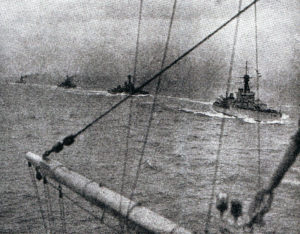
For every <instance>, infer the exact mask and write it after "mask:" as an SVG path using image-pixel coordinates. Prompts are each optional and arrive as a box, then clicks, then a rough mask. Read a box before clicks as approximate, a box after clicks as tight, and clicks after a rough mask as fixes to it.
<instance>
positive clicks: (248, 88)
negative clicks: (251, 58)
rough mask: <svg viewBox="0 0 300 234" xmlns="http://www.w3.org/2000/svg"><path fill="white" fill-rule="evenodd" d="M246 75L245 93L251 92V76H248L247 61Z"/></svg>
mask: <svg viewBox="0 0 300 234" xmlns="http://www.w3.org/2000/svg"><path fill="white" fill-rule="evenodd" d="M245 69H246V74H245V75H244V77H243V78H244V93H248V92H250V87H249V80H250V78H251V77H250V76H249V75H248V61H246V68H245Z"/></svg>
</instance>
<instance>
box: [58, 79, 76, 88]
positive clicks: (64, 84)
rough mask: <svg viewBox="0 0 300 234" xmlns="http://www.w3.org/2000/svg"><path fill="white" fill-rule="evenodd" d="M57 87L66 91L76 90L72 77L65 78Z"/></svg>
mask: <svg viewBox="0 0 300 234" xmlns="http://www.w3.org/2000/svg"><path fill="white" fill-rule="evenodd" d="M57 86H58V87H62V88H66V89H71V88H76V84H74V83H73V77H72V76H67V78H66V79H65V80H64V82H62V83H60V84H59V85H57Z"/></svg>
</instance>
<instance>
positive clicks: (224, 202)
mask: <svg viewBox="0 0 300 234" xmlns="http://www.w3.org/2000/svg"><path fill="white" fill-rule="evenodd" d="M216 208H217V210H218V211H219V212H220V216H221V218H222V217H223V214H224V212H225V211H226V210H227V209H228V195H227V194H226V193H219V194H217V201H216Z"/></svg>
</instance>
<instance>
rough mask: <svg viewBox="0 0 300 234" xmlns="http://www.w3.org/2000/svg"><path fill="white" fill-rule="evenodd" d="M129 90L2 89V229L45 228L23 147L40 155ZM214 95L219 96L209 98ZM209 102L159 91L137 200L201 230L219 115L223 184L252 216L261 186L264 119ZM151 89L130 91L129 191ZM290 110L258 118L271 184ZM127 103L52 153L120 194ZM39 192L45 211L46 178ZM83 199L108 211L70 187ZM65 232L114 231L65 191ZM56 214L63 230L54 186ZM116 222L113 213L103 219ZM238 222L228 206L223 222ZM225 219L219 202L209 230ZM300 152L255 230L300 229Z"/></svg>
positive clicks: (291, 119)
mask: <svg viewBox="0 0 300 234" xmlns="http://www.w3.org/2000/svg"><path fill="white" fill-rule="evenodd" d="M123 97H124V95H110V94H108V93H107V92H106V91H98V90H84V89H80V88H78V89H74V90H65V89H62V88H57V87H55V86H46V85H34V84H30V85H27V84H25V85H22V84H13V83H6V84H1V88H0V110H1V115H0V116H1V121H0V130H1V134H0V138H1V144H0V152H1V154H0V157H1V164H0V168H1V175H0V176H1V179H0V185H1V188H0V193H1V194H0V196H1V200H0V233H44V232H45V231H44V228H43V224H42V219H41V215H40V212H39V207H38V203H37V198H36V193H35V190H34V187H33V184H32V182H31V180H30V174H29V172H28V166H27V162H26V160H25V157H24V156H25V154H26V152H28V151H31V152H34V153H36V154H39V155H42V154H43V152H44V151H45V150H48V149H50V148H51V147H52V145H53V144H54V143H56V142H57V141H58V140H62V139H63V138H64V137H65V136H66V135H69V134H71V133H75V132H77V131H78V130H79V129H80V128H82V127H83V126H85V125H86V124H88V123H89V122H91V121H92V120H94V119H95V118H96V117H98V115H99V114H101V113H103V112H104V111H105V110H107V109H108V108H110V107H111V106H112V105H113V104H114V103H116V102H117V101H119V100H120V99H121V98H123ZM212 100H213V98H212ZM212 100H191V99H188V98H177V97H168V96H163V95H161V96H159V98H158V105H157V108H156V112H155V114H154V120H153V123H152V128H151V131H150V136H149V140H148V144H147V147H146V151H145V156H144V158H143V163H142V167H141V168H142V170H141V174H140V177H139V180H138V184H137V189H136V192H135V195H134V197H133V200H135V201H140V202H141V203H142V205H143V206H145V207H147V208H149V209H151V210H153V211H155V212H157V213H159V214H161V215H163V216H165V217H167V218H169V219H171V220H172V221H174V222H176V223H178V224H179V225H181V226H183V227H185V228H187V229H190V230H193V231H195V232H196V233H203V231H204V227H205V223H206V215H207V212H208V204H209V200H210V196H211V191H212V186H213V175H214V170H215V164H216V154H217V147H218V141H219V135H220V125H221V120H222V118H226V120H225V129H224V137H223V144H222V148H221V154H220V166H219V171H218V174H217V182H216V192H220V191H222V192H227V193H228V194H229V196H230V198H231V199H233V198H234V199H239V200H240V201H242V203H243V211H244V215H243V216H242V217H241V219H240V220H239V222H240V223H242V222H243V221H245V219H246V214H247V208H248V206H249V202H250V201H251V199H252V198H253V196H254V194H255V192H256V191H257V181H258V153H257V151H258V149H257V147H258V146H257V123H256V122H255V121H254V120H253V119H249V118H246V117H243V118H233V117H228V116H227V117H226V116H223V115H222V114H219V113H216V112H214V111H213V110H212V108H211V106H212ZM152 101H153V96H151V95H141V96H136V97H134V98H133V102H132V103H133V104H132V116H133V118H132V126H131V134H130V138H129V140H130V141H129V157H128V161H127V171H126V177H125V183H124V187H125V189H124V195H125V196H127V197H129V196H130V194H131V187H132V184H133V181H134V178H135V175H136V170H137V165H138V161H139V159H140V153H141V149H142V143H143V138H144V134H145V129H146V126H147V123H148V118H149V113H150V107H151V103H152ZM281 109H282V111H283V112H284V115H283V118H282V119H281V120H278V121H271V122H267V121H266V122H262V123H261V124H260V128H261V129H260V133H261V136H260V139H261V177H262V182H263V183H264V184H266V183H267V181H268V179H269V177H270V176H271V175H272V172H273V171H274V169H275V168H276V166H277V165H278V164H279V162H280V160H281V158H282V156H283V154H284V151H285V149H286V147H287V145H288V142H289V139H290V137H291V136H292V135H293V134H294V133H295V132H296V129H297V121H298V119H297V118H299V107H297V106H289V105H286V106H282V107H281ZM128 114H129V102H127V103H125V104H123V105H121V106H120V107H119V108H118V109H116V110H114V111H113V112H112V113H110V114H109V115H107V116H106V117H104V118H103V119H101V120H100V121H99V122H97V123H96V124H95V125H94V126H92V127H91V128H90V129H88V130H87V131H86V132H85V133H84V134H82V135H80V137H78V139H77V140H76V142H75V144H73V145H72V146H70V147H67V148H65V149H64V150H63V151H62V152H61V153H59V154H52V155H51V158H53V159H55V160H58V161H60V162H61V163H63V164H64V165H65V166H67V167H68V168H70V169H72V170H74V171H76V172H79V173H81V174H82V175H84V176H86V177H88V178H90V179H93V180H94V181H96V182H99V183H102V184H105V185H106V186H107V187H109V188H110V189H112V190H114V191H116V192H120V189H121V184H122V172H123V166H124V154H125V150H126V144H125V143H126V134H127V128H128V116H129V115H128ZM38 188H39V195H40V197H41V199H42V202H43V209H44V210H45V214H47V212H46V210H47V199H45V193H44V190H43V184H42V182H38ZM64 192H65V193H67V194H69V196H71V197H72V198H73V199H74V200H76V201H77V202H78V203H79V204H81V205H82V206H84V207H85V208H87V209H88V210H90V211H91V212H93V213H94V214H97V215H99V216H101V214H102V210H101V209H100V208H97V207H93V206H91V205H90V204H89V203H87V202H85V201H83V199H81V198H80V197H78V195H76V194H74V193H73V192H71V191H69V190H67V189H65V190H64ZM64 200H65V201H64V205H65V213H66V223H67V225H66V226H67V232H68V233H113V232H114V231H113V230H112V229H110V228H108V227H106V226H105V225H104V224H101V223H100V222H99V221H98V220H95V219H94V218H93V217H92V216H90V215H89V214H87V213H86V212H84V211H82V210H81V209H79V208H78V207H76V206H75V205H74V203H72V202H70V201H68V200H66V199H64ZM50 202H51V206H52V210H53V214H54V220H53V222H52V224H51V225H50V226H52V232H57V233H60V225H61V221H60V216H59V205H58V194H57V192H56V191H55V190H54V189H52V188H50ZM104 220H105V221H106V222H110V223H111V224H112V225H115V227H116V228H117V227H118V221H116V220H113V218H111V217H110V215H109V214H106V215H105V217H104ZM231 220H232V218H231V216H230V215H229V214H228V213H226V214H225V221H226V222H227V221H228V222H229V223H230V221H231ZM219 223H220V219H219V216H218V212H217V210H216V209H215V208H214V206H213V209H212V218H211V223H210V230H211V231H210V232H211V233H216V232H217V227H218V225H219ZM299 230H300V160H299V159H297V161H296V162H295V164H294V165H293V167H292V168H291V169H290V170H289V172H288V173H287V174H286V176H285V178H284V180H283V181H282V183H281V184H280V186H279V187H278V188H277V189H276V193H275V198H274V202H273V205H272V209H271V211H270V212H269V213H268V214H267V215H266V216H265V225H264V226H263V227H256V228H255V229H254V232H255V233H299Z"/></svg>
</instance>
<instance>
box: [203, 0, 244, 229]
mask: <svg viewBox="0 0 300 234" xmlns="http://www.w3.org/2000/svg"><path fill="white" fill-rule="evenodd" d="M241 6H242V0H240V1H239V6H238V13H239V12H241ZM238 28H239V17H237V21H236V26H235V32H234V37H233V38H234V39H233V46H232V53H231V59H230V67H229V76H228V80H227V85H226V95H227V94H228V92H229V90H230V86H231V80H232V70H233V63H234V57H235V48H236V43H237V35H238ZM220 128H221V130H220V136H219V144H218V150H217V157H216V161H215V170H214V177H213V188H212V191H211V196H210V200H209V205H208V211H207V216H206V223H205V233H208V232H209V224H210V219H211V209H212V204H213V199H214V196H215V189H216V181H217V174H218V170H219V164H220V163H219V161H220V154H221V149H222V144H223V136H224V128H225V117H223V118H222V122H221V127H220Z"/></svg>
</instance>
